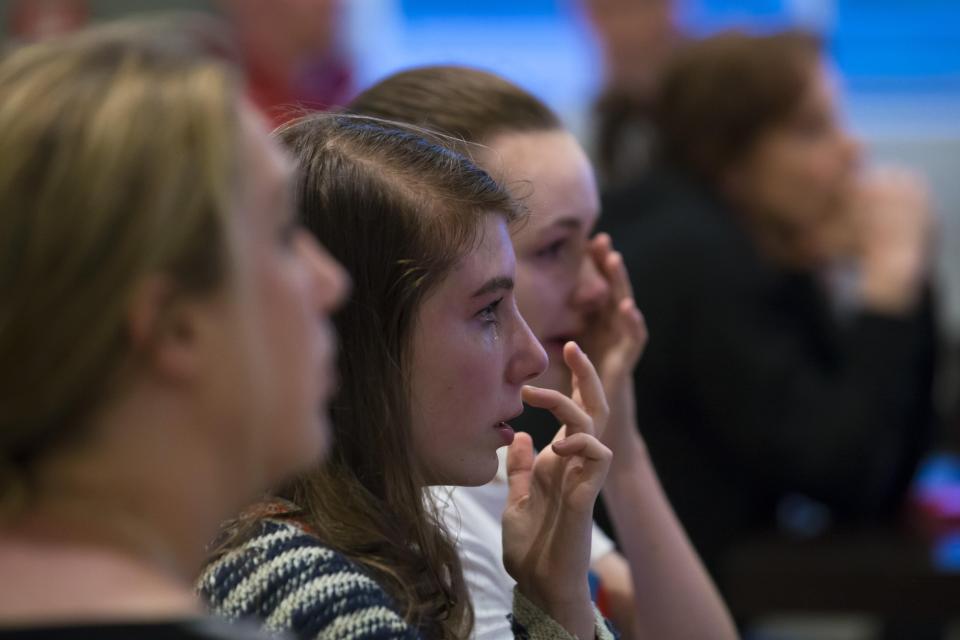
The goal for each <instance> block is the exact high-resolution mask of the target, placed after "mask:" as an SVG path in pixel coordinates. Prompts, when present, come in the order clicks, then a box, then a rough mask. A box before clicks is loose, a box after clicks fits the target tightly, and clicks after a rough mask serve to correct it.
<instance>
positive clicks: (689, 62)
mask: <svg viewBox="0 0 960 640" xmlns="http://www.w3.org/2000/svg"><path fill="white" fill-rule="evenodd" d="M821 55H822V45H821V43H820V41H819V40H818V39H817V38H816V36H813V35H811V34H808V33H804V32H802V31H783V32H780V33H774V34H769V35H752V34H748V33H742V32H739V31H730V32H725V33H721V34H718V35H715V36H712V37H709V38H704V39H702V40H695V41H690V42H689V43H687V44H686V45H685V46H683V47H681V48H680V49H679V50H678V51H677V52H676V54H675V55H674V56H673V57H672V58H671V60H670V62H669V64H668V65H667V67H666V69H665V70H664V73H663V77H662V81H661V85H660V88H659V91H658V94H657V98H656V100H655V103H654V106H653V112H654V116H653V117H654V123H655V127H656V130H657V135H658V136H659V142H658V155H659V156H660V159H661V160H663V161H666V162H668V163H670V164H672V165H674V166H676V167H678V168H680V169H682V170H684V171H686V172H688V173H690V174H691V175H693V176H695V177H697V178H699V179H703V180H706V181H707V183H708V184H710V185H711V186H713V187H717V186H718V182H719V181H720V179H721V176H722V175H723V173H724V171H725V170H726V169H727V168H729V167H730V166H731V165H733V164H735V163H736V162H737V161H738V160H740V159H742V158H743V157H745V156H746V155H747V154H749V153H750V151H751V150H752V149H753V146H754V144H755V143H756V142H757V141H758V140H759V139H760V138H761V137H762V136H763V135H764V134H766V133H767V132H769V131H770V129H772V128H774V127H775V126H777V125H779V124H781V123H782V122H784V121H785V120H787V119H788V118H789V117H790V116H791V115H793V114H794V113H795V112H796V110H797V108H798V107H799V105H800V102H801V100H802V99H803V95H804V92H805V91H806V90H807V86H808V85H809V82H810V80H809V78H810V68H811V66H813V65H815V64H816V63H817V62H818V61H819V59H820V57H821Z"/></svg>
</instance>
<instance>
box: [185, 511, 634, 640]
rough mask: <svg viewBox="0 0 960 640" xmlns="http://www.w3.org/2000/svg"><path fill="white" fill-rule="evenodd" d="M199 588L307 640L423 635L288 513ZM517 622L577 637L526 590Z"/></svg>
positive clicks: (601, 634) (534, 639)
mask: <svg viewBox="0 0 960 640" xmlns="http://www.w3.org/2000/svg"><path fill="white" fill-rule="evenodd" d="M198 590H199V591H200V593H201V595H202V596H203V597H204V598H205V599H206V600H207V602H208V604H209V606H210V608H211V609H212V610H213V611H214V612H216V613H218V614H220V615H222V616H224V617H226V618H228V619H232V620H237V619H249V618H254V619H258V620H260V621H261V623H262V624H263V626H264V628H265V629H267V630H270V631H281V630H282V631H293V632H295V633H296V634H298V635H299V636H300V637H301V638H305V639H311V640H312V639H318V640H419V638H420V635H419V633H418V632H417V630H416V629H414V628H412V627H411V626H410V625H408V624H407V623H406V622H405V621H404V619H403V617H402V615H401V614H400V613H399V612H398V609H397V607H396V605H395V603H394V602H393V601H392V599H391V597H390V596H389V595H388V594H387V593H386V591H384V589H383V588H382V587H381V586H380V585H379V584H378V583H377V582H376V581H374V580H373V579H372V578H371V577H370V576H369V575H368V574H367V572H365V571H364V569H363V568H362V567H361V566H360V565H359V564H357V563H356V562H354V561H352V560H350V559H349V558H347V557H345V556H344V555H343V554H340V553H338V552H336V551H334V550H332V549H330V548H328V547H326V546H324V545H323V544H322V543H321V542H320V541H319V540H318V539H317V538H316V537H315V536H313V535H311V534H310V533H308V532H307V531H305V530H304V529H303V528H301V527H300V526H298V524H297V523H296V522H294V521H291V520H287V519H273V518H265V519H263V520H262V521H261V523H260V526H259V530H258V531H257V532H256V534H255V535H254V536H252V537H251V538H249V539H248V540H247V541H246V542H245V543H244V544H243V545H241V546H240V547H238V548H236V549H233V550H231V551H229V552H227V553H226V554H224V555H223V556H221V557H219V558H218V559H216V560H215V561H214V562H212V563H211V564H209V565H208V566H207V567H206V569H205V570H204V572H203V573H202V574H201V576H200V579H199V583H198ZM512 626H513V632H514V637H515V638H520V639H522V640H545V639H547V638H557V639H565V640H572V639H573V637H572V636H571V635H570V634H569V633H567V632H566V631H565V630H564V629H563V628H562V627H561V626H560V625H559V624H557V623H556V622H555V621H554V620H553V619H551V618H549V617H548V616H546V615H545V614H544V613H543V612H542V611H540V610H539V609H537V608H536V607H535V606H534V605H533V604H531V603H530V602H529V601H528V600H526V598H524V597H523V596H522V595H521V594H519V593H517V594H515V602H514V610H513V616H512ZM596 628H597V634H596V635H597V638H599V639H601V640H613V638H615V636H614V635H613V633H612V631H611V630H610V628H609V627H608V625H607V623H606V622H605V621H604V620H603V618H602V617H601V616H600V615H599V614H597V627H596Z"/></svg>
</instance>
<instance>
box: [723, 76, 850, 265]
mask: <svg viewBox="0 0 960 640" xmlns="http://www.w3.org/2000/svg"><path fill="white" fill-rule="evenodd" d="M806 73H807V82H806V89H805V91H804V94H803V96H802V99H801V101H800V103H799V104H798V105H797V106H796V109H795V110H794V112H793V113H792V114H790V115H789V116H788V117H787V118H786V119H785V120H783V121H782V122H781V123H780V124H778V125H775V126H773V127H771V128H770V129H769V130H767V132H765V133H763V134H761V136H760V137H759V138H758V139H757V140H756V142H754V143H753V145H752V147H751V149H750V150H749V151H748V153H747V154H746V156H745V157H744V158H743V159H742V160H740V161H739V162H738V163H737V164H736V165H735V166H734V167H733V168H732V169H731V170H730V172H729V173H728V175H727V185H728V187H729V190H730V192H731V193H732V195H733V196H734V198H735V199H736V200H737V201H738V202H739V203H741V204H742V205H745V207H746V209H747V210H748V213H749V215H750V216H751V217H752V218H753V222H754V223H755V224H757V225H759V226H760V227H762V228H764V229H765V231H766V232H767V233H770V234H773V235H774V236H780V237H782V241H783V242H784V243H786V244H789V245H790V248H789V253H790V254H791V259H792V260H793V261H795V262H797V263H799V264H800V265H806V266H809V265H812V264H818V263H821V262H823V261H824V260H827V259H829V258H830V257H832V256H833V255H834V254H836V253H838V252H841V251H843V250H844V245H846V244H847V240H846V239H845V238H844V236H845V231H844V229H845V227H846V226H847V223H848V221H849V216H848V215H847V211H848V209H849V207H850V204H851V198H852V196H853V191H854V187H855V184H856V176H857V171H858V166H859V163H860V146H859V143H858V142H857V141H856V140H855V139H854V138H852V137H851V136H850V135H849V134H848V133H847V132H846V131H845V130H844V128H843V126H842V123H841V121H840V115H839V112H838V107H837V100H836V89H835V83H834V81H833V77H832V75H831V74H830V73H829V72H828V70H827V69H826V68H825V67H824V65H823V64H821V63H819V62H817V63H811V64H809V66H808V67H807V72H806Z"/></svg>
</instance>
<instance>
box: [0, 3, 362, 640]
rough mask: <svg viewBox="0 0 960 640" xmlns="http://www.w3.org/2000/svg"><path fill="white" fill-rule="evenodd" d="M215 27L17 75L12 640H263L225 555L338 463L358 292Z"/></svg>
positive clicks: (9, 123) (8, 102)
mask: <svg viewBox="0 0 960 640" xmlns="http://www.w3.org/2000/svg"><path fill="white" fill-rule="evenodd" d="M208 27H209V25H206V24H200V23H195V22H192V21H187V20H184V21H177V20H172V21H168V20H166V19H165V20H153V21H143V22H132V23H118V24H113V25H108V26H105V27H101V28H98V29H96V30H90V31H87V32H80V33H78V34H76V35H72V36H67V37H65V38H62V39H58V40H54V41H51V42H49V43H43V44H37V45H31V46H27V47H24V48H22V49H19V50H16V51H14V52H12V53H10V54H8V55H7V56H6V57H5V58H4V60H3V61H2V62H0V146H2V148H3V150H4V152H3V159H2V162H0V203H2V204H0V256H2V258H3V259H2V261H0V406H2V407H3V409H2V411H0V574H2V575H3V576H4V579H3V581H2V584H0V636H3V637H5V638H17V637H29V638H46V637H56V638H72V637H76V638H90V637H96V638H130V637H136V638H144V637H150V638H224V637H231V638H233V637H241V636H242V637H256V636H255V635H254V636H251V635H250V634H249V633H246V632H243V631H237V630H231V629H226V628H223V627H224V625H223V623H217V622H214V621H213V620H212V619H211V618H208V617H207V616H206V615H205V613H204V611H203V607H202V605H201V604H200V602H199V600H197V599H196V597H195V594H194V592H193V589H192V587H191V584H192V580H193V578H194V576H195V575H196V573H197V572H198V571H199V569H200V566H201V562H202V560H203V556H204V553H205V545H206V542H207V541H208V540H209V539H210V538H211V536H213V535H214V534H215V532H216V531H217V527H218V525H219V523H220V521H221V520H222V519H223V518H225V517H227V516H229V515H230V514H232V513H234V512H235V511H236V510H237V509H239V508H240V507H241V506H242V505H243V504H245V503H246V502H247V501H249V500H251V499H253V498H254V497H255V496H257V495H258V494H260V493H261V492H262V491H264V490H265V489H266V488H267V487H269V486H271V485H273V484H275V483H277V482H280V481H281V480H283V479H285V478H286V477H288V476H289V475H290V474H291V473H293V472H295V471H297V470H299V469H301V468H303V467H304V466H305V465H309V464H311V463H313V462H314V461H315V460H316V459H317V457H318V456H321V455H322V454H323V452H324V451H325V450H326V448H327V439H328V426H327V424H326V418H325V417H324V411H323V408H324V406H325V404H326V399H327V396H328V394H329V392H330V391H331V389H332V387H331V385H332V382H333V379H332V373H331V369H332V363H333V342H332V334H331V332H330V330H329V324H328V322H327V317H328V316H329V314H330V312H332V311H333V309H334V308H335V307H336V306H338V304H339V302H340V300H341V299H342V297H343V295H344V291H345V278H344V275H343V272H342V270H341V269H340V268H339V267H338V266H337V265H336V264H335V263H334V262H333V261H332V260H331V259H330V258H329V257H328V256H326V255H325V254H324V253H323V252H322V251H321V250H320V249H319V247H317V245H316V244H315V243H314V242H313V241H312V240H311V239H310V238H309V237H308V236H306V235H305V233H304V232H303V231H300V230H298V227H297V226H296V223H295V217H294V211H293V208H292V206H291V203H290V202H289V200H288V199H287V197H286V194H287V191H288V189H289V180H290V173H291V172H290V165H289V162H288V160H287V159H286V156H284V154H283V153H282V152H281V151H280V149H279V147H278V146H277V145H276V144H275V143H274V142H272V141H271V140H270V139H269V137H268V135H267V132H266V129H265V127H264V124H263V123H262V122H261V120H260V116H259V115H258V114H257V113H256V111H255V110H254V109H253V107H251V106H249V105H248V104H247V103H246V101H244V100H243V99H242V92H243V86H242V82H241V81H240V78H239V73H238V72H237V70H236V69H235V68H234V66H233V65H232V64H230V63H229V62H228V61H227V60H225V59H224V57H223V55H221V54H222V53H223V51H224V50H225V49H224V46H227V45H226V40H225V39H224V38H222V36H221V35H220V34H219V33H218V30H217V29H214V28H213V27H210V28H209V29H208ZM238 634H241V635H240V636H238Z"/></svg>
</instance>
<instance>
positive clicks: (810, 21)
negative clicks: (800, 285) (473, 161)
mask: <svg viewBox="0 0 960 640" xmlns="http://www.w3.org/2000/svg"><path fill="white" fill-rule="evenodd" d="M572 1H573V0H457V1H456V2H451V1H449V0H402V1H401V7H402V9H403V13H404V16H405V17H406V19H407V20H408V21H411V22H414V23H415V22H417V21H418V20H424V19H425V20H429V21H431V22H433V21H436V20H438V19H440V20H442V19H444V18H448V19H453V20H457V19H464V18H477V19H481V20H484V19H486V20H489V19H497V18H499V19H502V20H506V21H511V22H514V21H517V20H523V19H528V20H530V21H532V22H535V23H537V24H538V26H541V27H542V25H543V23H544V22H550V21H561V20H564V19H566V18H565V17H564V15H565V14H568V13H569V4H570V3H571V2H572ZM679 6H680V13H681V16H682V18H681V21H682V22H683V24H684V25H685V26H686V27H687V28H688V29H690V30H691V31H692V32H694V33H700V34H703V33H711V32H714V31H717V30H720V29H725V28H731V27H736V26H743V25H748V26H750V27H752V28H756V29H777V28H784V27H789V26H807V27H810V28H814V29H817V30H821V31H822V32H823V33H824V34H825V35H826V37H827V40H828V44H829V47H830V50H831V52H832V53H833V54H834V57H835V59H836V61H837V63H838V66H839V67H840V69H841V71H842V72H843V74H844V76H845V77H846V78H847V80H848V81H851V82H853V83H854V84H857V83H858V82H859V81H860V80H864V81H867V82H868V83H869V82H873V81H877V80H881V81H882V80H895V79H903V80H907V79H909V80H913V81H916V80H923V79H928V80H934V81H939V82H947V83H949V84H950V85H951V87H950V88H952V89H954V90H960V1H958V0H914V1H907V0H736V1H732V0H686V1H681V2H680V5H679ZM490 37H491V38H492V39H493V40H495V39H496V34H495V33H492V34H490Z"/></svg>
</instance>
